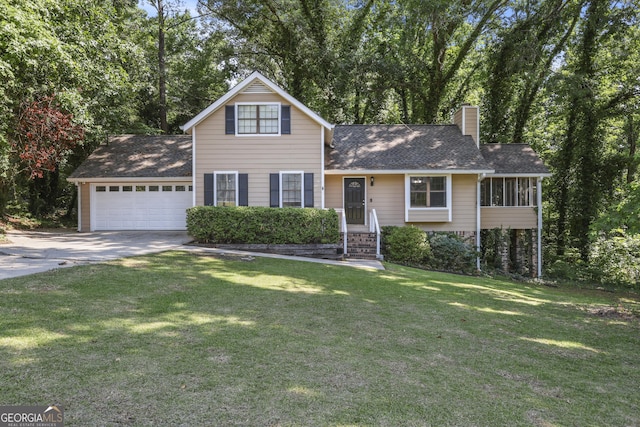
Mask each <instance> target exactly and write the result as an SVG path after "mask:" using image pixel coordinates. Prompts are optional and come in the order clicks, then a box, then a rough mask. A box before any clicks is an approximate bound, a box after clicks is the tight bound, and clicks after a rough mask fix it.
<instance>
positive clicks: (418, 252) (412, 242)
mask: <svg viewBox="0 0 640 427" xmlns="http://www.w3.org/2000/svg"><path fill="white" fill-rule="evenodd" d="M382 252H383V255H384V256H385V259H387V260H388V261H391V262H395V263H398V264H404V265H409V266H414V267H420V268H427V269H433V270H440V271H451V272H456V273H473V272H475V270H476V267H475V260H476V251H475V248H474V247H473V246H472V245H470V244H469V243H467V242H465V241H464V240H463V239H462V238H460V237H458V236H457V235H455V234H453V233H446V232H445V233H433V232H431V233H426V232H425V231H423V230H421V229H420V228H418V227H416V226H413V225H411V226H404V227H396V226H385V227H382Z"/></svg>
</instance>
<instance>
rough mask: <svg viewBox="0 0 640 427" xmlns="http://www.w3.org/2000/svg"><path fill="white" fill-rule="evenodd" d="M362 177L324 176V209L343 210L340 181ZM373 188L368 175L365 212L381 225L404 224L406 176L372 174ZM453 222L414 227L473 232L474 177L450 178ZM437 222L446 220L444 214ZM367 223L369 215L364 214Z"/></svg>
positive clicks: (474, 218)
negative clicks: (372, 214)
mask: <svg viewBox="0 0 640 427" xmlns="http://www.w3.org/2000/svg"><path fill="white" fill-rule="evenodd" d="M347 176H349V177H362V176H363V175H358V174H353V175H344V176H342V175H337V176H336V175H327V176H326V177H325V188H326V190H325V204H326V207H327V208H337V209H341V208H342V207H343V204H344V202H343V178H344V177H347ZM373 177H374V185H373V187H372V186H371V185H370V178H371V176H370V175H367V176H366V180H365V182H366V183H367V189H366V200H367V211H371V210H372V209H375V210H376V213H377V214H378V221H379V222H380V225H397V226H402V225H407V223H405V221H404V215H405V211H404V206H405V176H404V175H401V174H398V175H386V174H385V175H373ZM451 182H452V191H453V194H452V204H453V206H452V209H453V211H452V221H451V222H415V223H413V225H416V226H419V227H421V228H424V229H425V230H433V231H475V229H476V182H477V175H453V176H452V179H451ZM414 212H418V211H414ZM436 212H437V213H443V214H444V217H443V218H440V217H438V218H436V219H435V220H438V221H447V220H448V212H447V211H434V212H433V213H436ZM367 221H368V215H367Z"/></svg>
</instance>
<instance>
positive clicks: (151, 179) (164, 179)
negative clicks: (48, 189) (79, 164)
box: [67, 176, 193, 183]
mask: <svg viewBox="0 0 640 427" xmlns="http://www.w3.org/2000/svg"><path fill="white" fill-rule="evenodd" d="M192 179H193V178H192V177H190V176H175V177H164V176H163V177H157V176H156V177H153V176H148V177H142V178H140V177H109V178H97V177H91V178H67V181H69V182H76V183H86V182H92V183H100V182H155V181H160V182H189V183H190V182H191V181H192Z"/></svg>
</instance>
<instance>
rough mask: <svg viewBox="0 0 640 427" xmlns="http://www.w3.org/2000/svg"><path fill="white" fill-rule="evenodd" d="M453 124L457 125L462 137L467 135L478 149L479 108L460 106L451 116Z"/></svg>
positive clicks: (467, 105)
mask: <svg viewBox="0 0 640 427" xmlns="http://www.w3.org/2000/svg"><path fill="white" fill-rule="evenodd" d="M453 123H454V124H456V125H458V127H459V128H460V131H461V132H462V134H463V135H469V136H471V138H473V140H474V141H475V143H476V145H477V146H478V147H480V108H478V107H477V106H474V105H469V104H462V106H461V107H460V109H459V110H458V111H456V112H455V113H454V115H453Z"/></svg>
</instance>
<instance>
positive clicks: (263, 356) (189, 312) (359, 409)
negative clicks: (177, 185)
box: [0, 252, 640, 426]
mask: <svg viewBox="0 0 640 427" xmlns="http://www.w3.org/2000/svg"><path fill="white" fill-rule="evenodd" d="M387 267H388V270H387V271H365V270H357V269H352V268H348V267H338V266H328V265H320V264H311V263H303V262H293V261H285V260H274V259H264V258H256V259H255V260H253V261H243V260H241V259H240V258H234V257H229V258H224V259H221V258H216V257H213V256H203V255H196V254H191V253H182V252H167V253H164V254H159V255H154V256H145V257H136V258H128V259H123V260H119V261H115V262H111V263H109V264H101V265H89V266H83V267H74V268H68V269H62V270H59V271H56V272H51V273H44V274H39V275H34V276H27V277H23V278H18V279H11V280H3V281H0V297H1V299H0V301H1V302H0V404H4V405H8V404H11V405H18V404H30V405H46V404H53V403H56V404H62V405H63V406H64V409H65V418H66V419H65V421H66V423H65V425H68V426H72V425H73V426H89V425H96V426H97V425H135V426H138V425H140V426H143V425H157V426H176V425H184V426H204V425H211V426H214V425H215V426H231V425H238V426H293V425H295V426H365V425H367V426H368V425H384V426H423V425H433V426H446V425H462V426H469V425H476V426H498V425H504V426H507V425H508V426H517V425H525V426H527V425H531V426H569V425H571V426H602V425H611V426H637V425H640V392H639V389H638V384H640V363H639V362H638V360H639V359H638V355H639V354H640V320H639V318H638V313H640V302H639V299H638V297H637V295H635V296H634V295H625V294H613V293H607V292H600V291H585V290H575V289H573V290H571V289H555V288H548V287H544V286H541V285H525V284H521V283H511V282H506V281H498V280H493V279H479V278H472V277H464V276H455V275H448V274H438V273H430V272H425V271H420V270H414V269H410V268H403V267H398V266H394V265H388V266H387Z"/></svg>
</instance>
